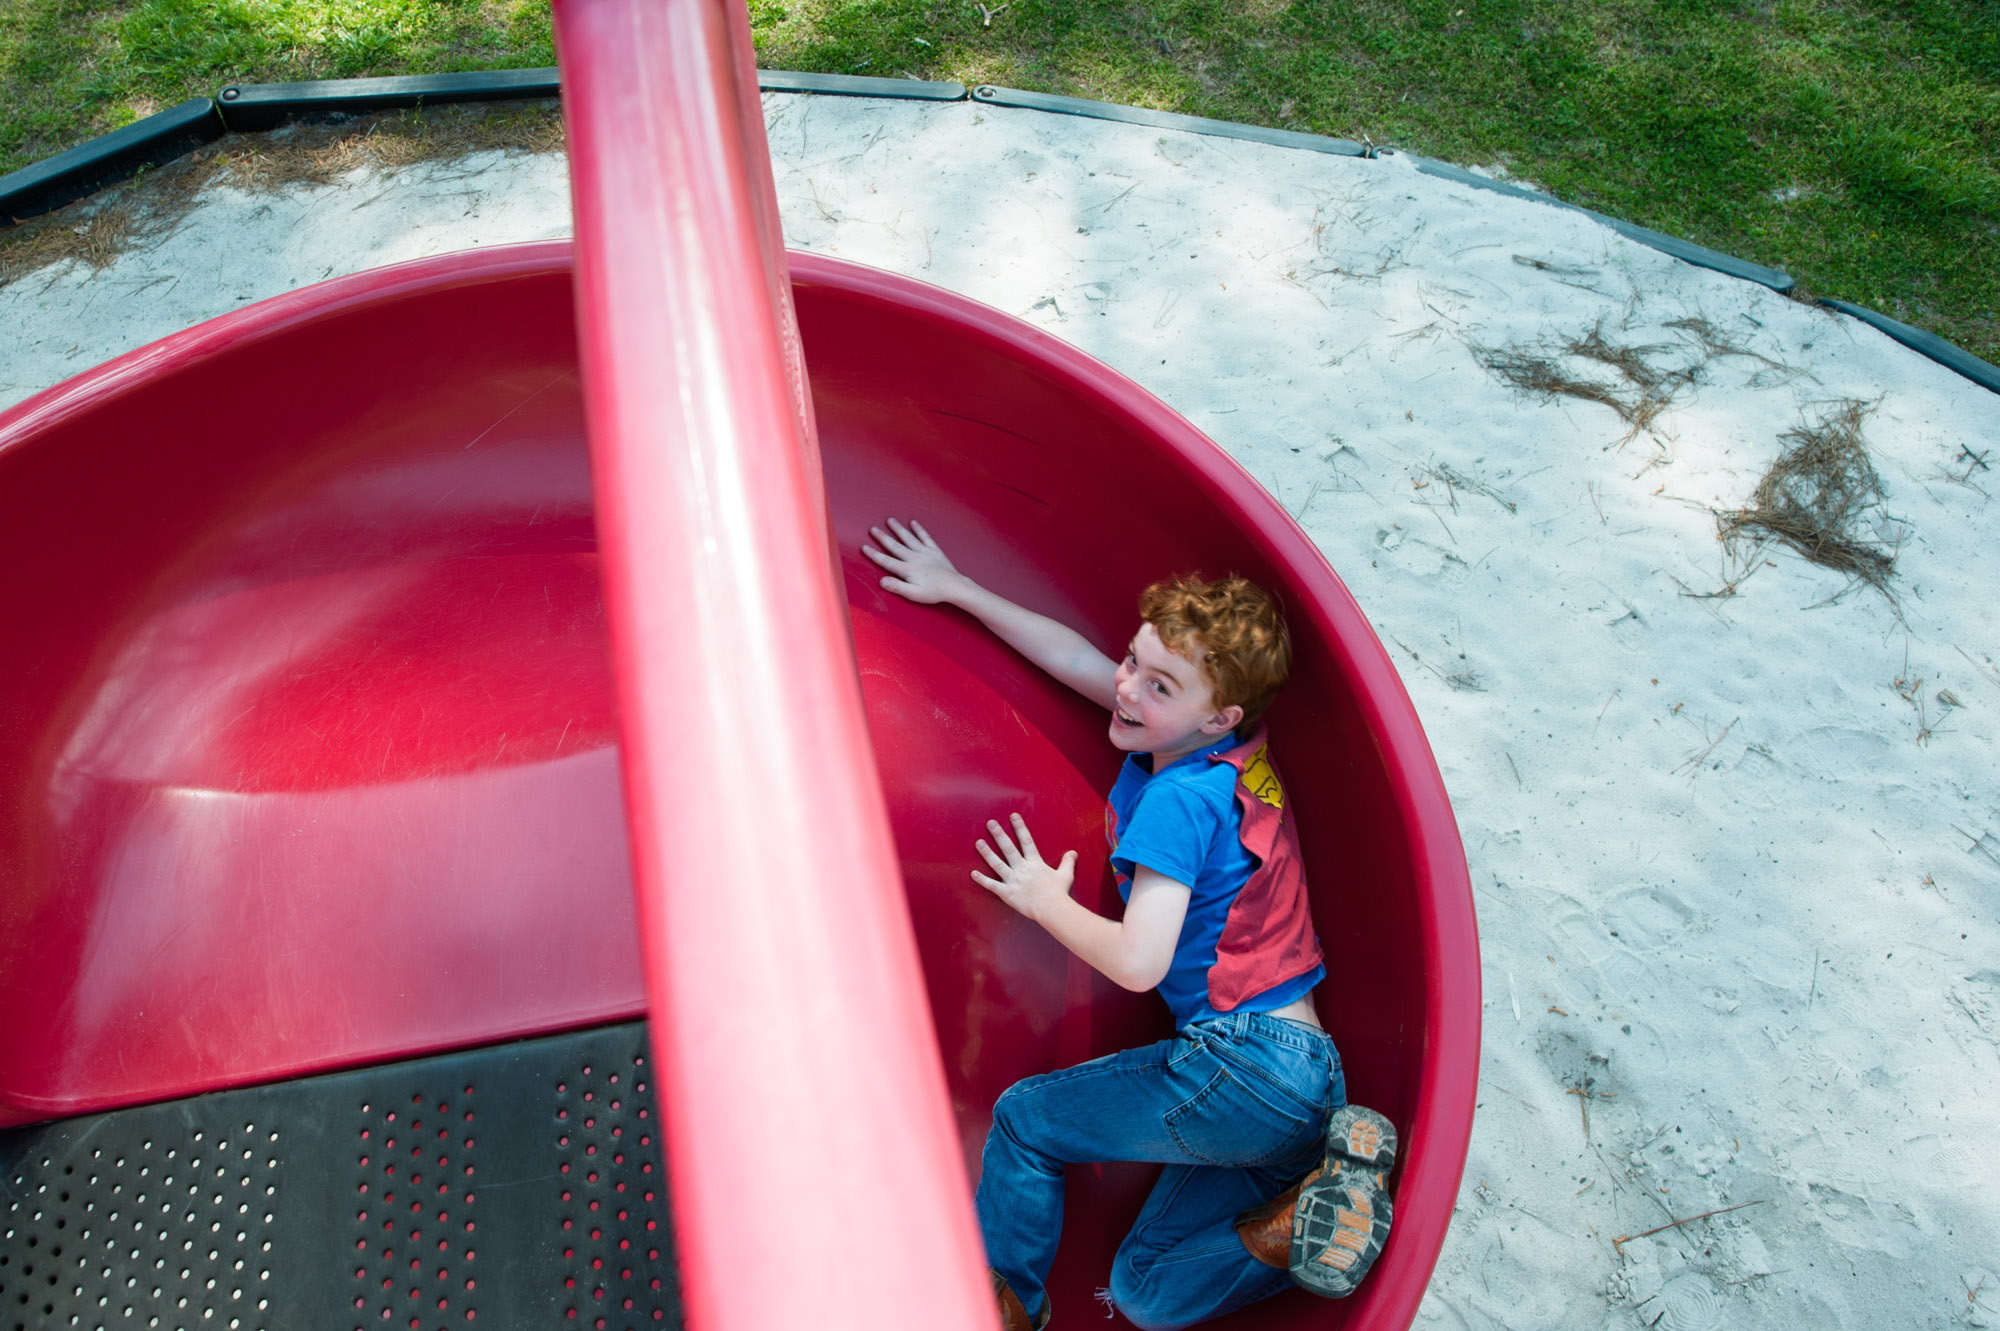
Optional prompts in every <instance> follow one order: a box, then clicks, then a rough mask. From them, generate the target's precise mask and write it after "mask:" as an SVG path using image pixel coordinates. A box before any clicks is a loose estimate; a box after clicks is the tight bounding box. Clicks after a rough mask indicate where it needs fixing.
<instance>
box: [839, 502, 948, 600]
mask: <svg viewBox="0 0 2000 1331" xmlns="http://www.w3.org/2000/svg"><path fill="white" fill-rule="evenodd" d="M868 534H869V535H870V536H872V537H874V538H875V543H876V545H879V546H881V547H882V548H881V549H879V550H878V549H876V548H875V546H874V545H864V546H862V547H861V553H862V554H864V555H867V556H868V557H869V558H870V559H872V560H874V561H875V562H876V563H877V564H879V565H881V566H882V567H883V568H885V569H887V570H888V571H889V576H888V577H886V578H884V579H882V586H883V588H884V589H885V590H887V591H892V592H894V593H896V595H898V596H901V597H904V598H906V599H908V600H912V601H915V602H916V603H917V604H919V605H936V604H938V603H939V602H941V601H950V600H953V599H954V598H956V597H957V596H958V595H959V594H960V593H961V592H963V591H964V590H965V588H966V587H967V585H968V583H969V580H968V579H967V578H966V576H965V575H964V574H963V573H960V572H959V571H958V570H957V569H956V568H954V567H952V563H951V560H949V559H947V558H946V557H945V553H944V551H943V550H942V549H940V548H939V547H938V543H937V542H936V541H934V540H932V539H931V534H930V533H929V532H927V531H925V530H924V524H923V523H921V522H915V521H912V522H911V523H910V525H909V526H907V527H905V526H904V525H903V524H902V523H901V522H898V521H897V520H896V519H895V518H890V519H889V530H887V531H884V530H883V529H882V528H880V527H870V528H869V529H868Z"/></svg>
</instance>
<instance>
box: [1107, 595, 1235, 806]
mask: <svg viewBox="0 0 2000 1331" xmlns="http://www.w3.org/2000/svg"><path fill="white" fill-rule="evenodd" d="M1189 646H1190V647H1192V648H1193V649H1194V650H1196V651H1199V650H1201V646H1200V641H1199V639H1195V640H1191V641H1190V643H1189ZM1113 691H1114V693H1115V695H1116V698H1117V705H1116V706H1115V707H1114V708H1113V709H1112V712H1111V743H1112V744H1113V745H1114V746H1115V747H1117V748H1118V749H1121V750H1123V751H1124V752H1126V753H1150V754H1152V755H1153V770H1154V771H1156V772H1157V771H1159V770H1160V769H1161V768H1163V767H1165V766H1166V765H1167V764H1169V763H1171V762H1173V761H1174V760H1176V759H1178V758H1185V757H1186V756H1187V755H1188V754H1190V753H1193V752H1194V751H1195V750H1196V749H1199V748H1203V747H1205V746H1207V745H1209V744H1213V743H1214V742H1215V741H1216V740H1218V739H1221V738H1222V737H1223V736H1224V735H1226V734H1228V733H1229V732H1230V731H1231V730H1232V729H1234V728H1235V726H1236V723H1237V722H1239V721H1241V720H1242V719H1243V709H1242V708H1241V707H1237V706H1233V705H1232V706H1229V707H1222V708H1218V707H1217V706H1216V705H1215V691H1214V687H1213V686H1212V685H1211V684H1210V683H1209V681H1208V676H1206V675H1204V674H1203V673H1202V670H1201V667H1200V666H1199V665H1197V664H1196V663H1195V662H1194V661H1192V660H1189V659H1188V658H1187V657H1185V656H1182V655H1181V654H1180V653H1179V652H1177V651H1174V650H1173V649H1172V648H1171V647H1169V646H1167V645H1166V643H1164V642H1162V641H1160V635H1159V632H1158V631H1157V630H1156V629H1154V627H1153V626H1152V625H1151V624H1141V625H1140V626H1139V631H1138V632H1137V633H1135V634H1133V635H1132V645H1131V646H1130V647H1129V648H1127V649H1126V652H1125V659H1124V660H1123V661H1122V662H1120V663H1119V665H1118V675H1117V678H1116V679H1115V681H1114V682H1113Z"/></svg>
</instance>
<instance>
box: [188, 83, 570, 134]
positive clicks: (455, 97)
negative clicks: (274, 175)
mask: <svg viewBox="0 0 2000 1331" xmlns="http://www.w3.org/2000/svg"><path fill="white" fill-rule="evenodd" d="M561 91H562V84H561V83H560V82H559V81H558V80H557V78H556V71H555V69H554V68H553V67H550V68H545V69H493V70H481V71H478V72H476V73H470V74H414V75H403V76H395V77H389V78H373V79H322V80H318V81H315V82H310V83H243V84H237V85H235V86H233V87H228V88H224V89H223V90H222V91H221V93H219V94H218V95H217V96H216V99H215V104H216V107H217V108H218V109H219V110H220V111H221V112H222V123H223V124H225V125H227V126H228V127H229V129H230V130H231V131H232V132H234V133H239V134H241V133H256V132H257V131H259V130H267V129H276V128H277V127H278V126H280V125H282V124H284V123H285V122H286V121H288V120H295V119H301V118H306V117H312V116H334V115H363V114H365V113H367V112H369V111H391V110H396V109H398V108H402V107H411V106H443V105H446V104H448V103H452V102H511V101H523V100H527V99H529V98H537V97H555V96H558V95H559V94H560V93H561Z"/></svg>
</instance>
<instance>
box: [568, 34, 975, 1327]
mask: <svg viewBox="0 0 2000 1331" xmlns="http://www.w3.org/2000/svg"><path fill="white" fill-rule="evenodd" d="M555 16H556V36H557V45H558V52H559V57H560V60H561V63H562V69H563V75H564V88H565V93H566V100H565V105H564V112H565V115H566V117H567V125H568V132H569V155H570V163H571V172H572V176H571V181H572V184H571V188H572V192H573V199H574V207H575V222H576V255H577V262H576V270H577V271H576V277H577V281H576V320H577V329H578V337H579V343H580V354H581V363H582V369H583V380H584V391H585V415H586V420H587V424H588V429H589V436H590V449H591V465H592V471H593V478H594V487H595V491H596V494H597V521H598V529H599V540H600V549H601V551H602V560H603V572H604V582H605V593H606V607H607V612H608V614H609V617H610V622H611V630H612V651H613V658H614V663H615V669H616V674H617V682H618V697H619V705H620V708H621V711H622V736H623V743H624V779H625V784H626V792H625V797H626V804H627V810H628V816H629V824H630V835H631V841H632V857H633V865H634V870H635V876H636V883H637V893H638V907H639V910H638V915H639V923H640V930H641V934H642V943H643V949H644V956H645V969H646V983H647V994H648V1001H649V1003H650V1006H651V1012H652V1019H653V1026H652V1032H653V1042H654V1049H655V1053H656V1057H657V1060H658V1063H659V1077H658V1088H659V1092H660V1094H661V1095H662V1097H663V1100H664V1103H663V1106H662V1108H663V1113H664V1117H665V1119H666V1127H667V1131H666V1142H667V1155H668V1165H669V1171H670V1174H671V1176H672V1180H673V1190H674V1204H675V1212H676V1218H677V1224H676V1228H677V1230H678V1235H679V1244H680V1258H681V1274H682V1281H683V1292H684V1298H685V1307H686V1310H687V1321H688V1325H689V1326H690V1327H692V1328H695V1331H710V1329H716V1331H722V1329H727V1331H777V1328H790V1327H814V1328H820V1329H823V1331H825V1329H832V1328H856V1329H857V1331H858V1328H861V1327H864V1326H866V1327H870V1328H892V1327H906V1328H911V1329H912V1331H916V1329H918V1328H922V1329H923V1331H944V1329H951V1328H975V1327H991V1326H993V1325H994V1324H995V1316H994V1313H993V1309H992V1300H991V1297H990V1294H989V1292H988V1290H987V1288H986V1281H985V1276H984V1273H983V1271H982V1270H981V1265H982V1262H981V1257H980V1245H979V1238H978V1234H977V1231H976V1227H975V1224H974V1221H973V1217H972V1210H971V1206H970V1199H969V1196H968V1190H967V1186H966V1181H965V1176H964V1169H963V1165H962V1162H961V1156H960V1153H959V1146H958V1141H957V1138H956V1134H955V1132H954V1129H953V1124H952V1119H951V1114H950V1111H949V1107H948V1103H947V1098H946V1091H945V1079H944V1073H943V1069H942V1065H941V1063H940V1061H939V1057H938V1052H937V1045H936V1041H935V1037H934V1034H933V1030H932V1024H931V1017H930V1011H929V1007H928V1004H927V1001H926V999H925V994H924V988H923V984H922V979H921V975H920V972H919V968H918V959H917V948H916V943H915V938H914V935H913V932H912V929H911V925H910V920H909V916H908V913H907V909H906V907H905V904H904V900H903V895H902V886H901V879H900V875H899V871H898V868H897V860H896V854H895V847H894V845H893V843H892V841H891V836H890V828H889V821H888V817H887V813H886V810H885V808H884V805H883V800H882V795H881V789H880V785H879V783H878V780H877V775H876V770H875V761H874V757H873V750H872V748H871V745H870V742H869V734H868V727H867V722H866V718H865V716H864V714H863V711H862V697H861V691H860V687H859V682H858V680H857V678H856V674H855V669H854V659H853V653H852V648H851V645H850V639H849V630H848V626H847V620H846V614H845V608H844V605H843V602H842V596H841V592H840V589H839V586H838V584H837V582H836V580H835V578H834V577H833V573H832V569H831V567H830V565H829V561H828V555H829V550H830V548H831V547H830V544H829V539H828V524H827V518H826V508H825V501H824V496H823V490H822V481H821V478H820V473H819V466H818V458H817V444H816V441H815V437H814V433H813V425H812V418H811V410H810V399H809V397H808V396H807V394H806V390H805V379H804V369H803V364H802V360H801V357H800V353H799V341H798V333H797V327H796V324H795V321H794V319H793V315H792V309H791V302H790V292H789V286H788V278H787V274H786V269H785V257H784V249H783V244H782V238H781V235H780V231H779V226H778V214H777V205H776V199H775V195H774V193H773V189H772V185H771V180H770V169H769V159H768V156H767V148H766V145H765V140H764V123H763V117H762V112H761V108H760V105H759V99H758V92H757V79H756V72H755V69H754V62H753V59H752V53H751V42H750V30H749V22H748V17H747V15H746V13H745V12H744V11H743V9H742V7H741V6H740V5H739V4H736V3H734V0H558V2H557V4H556V6H555Z"/></svg>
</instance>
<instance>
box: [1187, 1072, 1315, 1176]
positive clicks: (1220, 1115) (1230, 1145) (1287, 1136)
mask: <svg viewBox="0 0 2000 1331" xmlns="http://www.w3.org/2000/svg"><path fill="white" fill-rule="evenodd" d="M1214 1066H1215V1073H1214V1075H1213V1076H1211V1077H1209V1079H1208V1080H1207V1081H1206V1082H1205V1083H1203V1085H1202V1088H1201V1089H1200V1090H1198V1091H1196V1092H1195V1093H1194V1094H1193V1095H1191V1096H1189V1097H1188V1098H1187V1099H1186V1100H1183V1101H1182V1102H1181V1103H1180V1104H1178V1105H1175V1106H1174V1107H1173V1108H1172V1109H1169V1110H1168V1111H1167V1113H1166V1116H1165V1123H1166V1128H1167V1133H1168V1135H1169V1136H1171V1137H1172V1138H1173V1140H1174V1144H1175V1145H1177V1146H1178V1147H1180V1149H1181V1150H1183V1151H1185V1152H1187V1155H1188V1158H1189V1160H1190V1161H1192V1162H1193V1163H1196V1164H1204V1165H1261V1164H1264V1163H1266V1162H1267V1161H1271V1160H1275V1159H1277V1158H1279V1157H1280V1156H1283V1155H1287V1154H1289V1153H1291V1152H1292V1151H1294V1150H1296V1149H1297V1148H1298V1144H1299V1142H1300V1141H1301V1140H1304V1139H1307V1138H1310V1137H1312V1136H1314V1135H1316V1133H1317V1132H1318V1130H1319V1128H1318V1123H1317V1119H1318V1115H1317V1114H1312V1113H1310V1112H1309V1111H1303V1110H1301V1109H1299V1108H1297V1107H1293V1106H1287V1105H1281V1104H1274V1103H1273V1102H1272V1101H1271V1100H1270V1099H1267V1098H1265V1097H1264V1096H1260V1095H1258V1094H1257V1093H1256V1092H1255V1091H1254V1090H1253V1089H1252V1088H1251V1087H1250V1086H1248V1085H1246V1084H1245V1083H1244V1082H1243V1081H1242V1080H1241V1079H1240V1078H1238V1077H1237V1076H1235V1075H1234V1074H1232V1073H1231V1072H1230V1070H1229V1069H1228V1068H1227V1067H1226V1066H1223V1065H1221V1064H1220V1063H1219V1062H1218V1063H1216V1064H1215V1065H1214Z"/></svg>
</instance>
